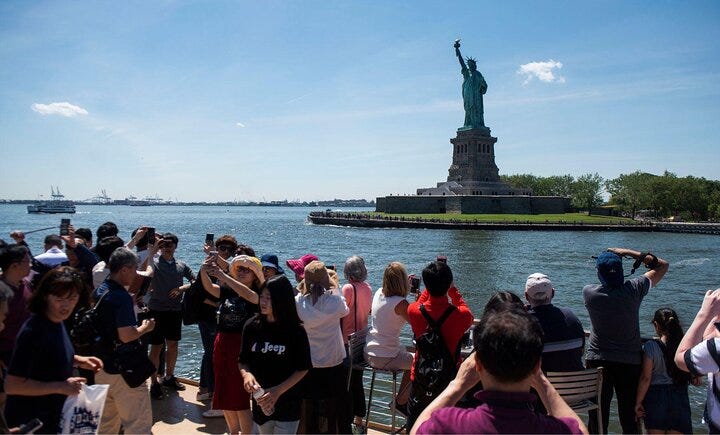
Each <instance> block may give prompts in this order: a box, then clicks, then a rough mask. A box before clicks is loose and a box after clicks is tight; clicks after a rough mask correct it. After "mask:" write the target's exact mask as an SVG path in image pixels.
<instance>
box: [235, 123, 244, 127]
mask: <svg viewBox="0 0 720 435" xmlns="http://www.w3.org/2000/svg"><path fill="white" fill-rule="evenodd" d="M235 125H237V126H238V127H240V128H245V124H243V123H242V122H238V123H236V124H235Z"/></svg>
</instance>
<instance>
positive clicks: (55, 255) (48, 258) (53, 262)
mask: <svg viewBox="0 0 720 435" xmlns="http://www.w3.org/2000/svg"><path fill="white" fill-rule="evenodd" d="M35 259H36V260H37V261H39V262H41V263H42V264H44V265H45V266H48V267H55V266H59V265H60V264H62V263H65V262H67V261H68V258H67V255H65V253H64V252H63V251H62V250H61V249H60V248H58V247H57V246H53V247H52V248H50V249H48V250H47V251H45V252H44V253H43V254H40V255H38V256H36V257H35Z"/></svg>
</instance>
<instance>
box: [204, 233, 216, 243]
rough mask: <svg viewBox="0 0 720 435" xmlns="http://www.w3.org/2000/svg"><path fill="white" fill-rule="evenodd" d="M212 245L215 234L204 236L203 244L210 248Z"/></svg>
mask: <svg viewBox="0 0 720 435" xmlns="http://www.w3.org/2000/svg"><path fill="white" fill-rule="evenodd" d="M213 243H215V234H213V233H207V234H205V244H206V245H208V246H212V245H213Z"/></svg>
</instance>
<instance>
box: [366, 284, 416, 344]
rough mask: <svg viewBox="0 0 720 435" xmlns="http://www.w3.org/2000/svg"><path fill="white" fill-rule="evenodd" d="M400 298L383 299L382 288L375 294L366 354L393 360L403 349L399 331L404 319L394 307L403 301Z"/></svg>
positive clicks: (402, 298)
mask: <svg viewBox="0 0 720 435" xmlns="http://www.w3.org/2000/svg"><path fill="white" fill-rule="evenodd" d="M404 300H405V298H404V297H402V296H390V297H385V295H384V294H383V292H382V288H380V289H378V291H376V292H375V297H374V298H373V302H372V328H371V329H370V335H369V336H368V341H367V344H366V345H365V349H366V350H367V354H368V355H371V356H377V357H381V358H394V357H396V356H397V355H398V353H400V350H403V349H405V348H404V347H403V346H400V330H401V329H402V327H403V325H404V324H405V323H406V322H405V319H404V318H403V317H402V316H400V315H398V314H397V313H396V312H395V306H397V304H399V303H400V302H402V301H404Z"/></svg>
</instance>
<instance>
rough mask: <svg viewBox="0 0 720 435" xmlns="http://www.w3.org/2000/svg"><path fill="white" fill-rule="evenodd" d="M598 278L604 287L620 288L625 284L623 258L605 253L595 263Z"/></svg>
mask: <svg viewBox="0 0 720 435" xmlns="http://www.w3.org/2000/svg"><path fill="white" fill-rule="evenodd" d="M595 266H596V267H597V271H598V278H600V282H602V283H603V284H604V285H611V286H618V285H622V283H623V278H624V277H623V268H622V258H620V256H619V255H617V254H615V253H613V252H603V253H602V254H600V255H598V257H597V260H596V261H595Z"/></svg>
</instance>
